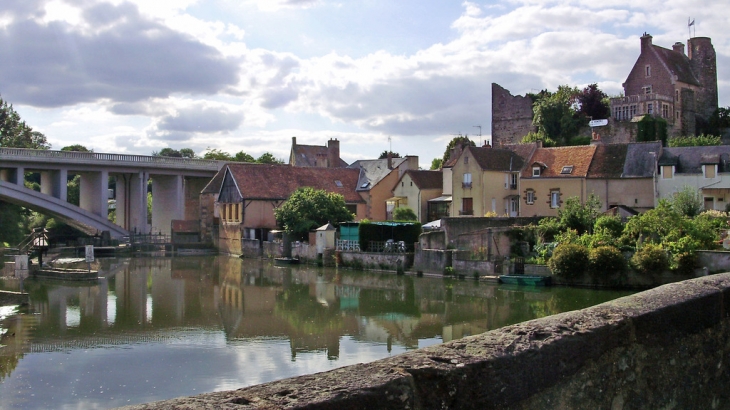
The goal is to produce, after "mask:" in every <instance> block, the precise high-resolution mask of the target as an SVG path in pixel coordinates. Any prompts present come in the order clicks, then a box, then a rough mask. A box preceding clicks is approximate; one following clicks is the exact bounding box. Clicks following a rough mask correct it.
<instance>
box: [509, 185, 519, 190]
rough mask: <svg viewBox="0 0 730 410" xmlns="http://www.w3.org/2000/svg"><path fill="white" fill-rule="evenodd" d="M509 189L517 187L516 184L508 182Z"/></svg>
mask: <svg viewBox="0 0 730 410" xmlns="http://www.w3.org/2000/svg"><path fill="white" fill-rule="evenodd" d="M509 189H517V184H509Z"/></svg>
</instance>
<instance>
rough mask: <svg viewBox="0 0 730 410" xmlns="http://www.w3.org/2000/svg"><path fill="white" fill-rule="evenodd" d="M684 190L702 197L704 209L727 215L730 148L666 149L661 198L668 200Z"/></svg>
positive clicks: (661, 162)
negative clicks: (690, 189)
mask: <svg viewBox="0 0 730 410" xmlns="http://www.w3.org/2000/svg"><path fill="white" fill-rule="evenodd" d="M685 186H689V187H691V188H692V189H694V190H696V192H698V193H699V194H700V195H701V196H702V201H703V204H704V208H705V209H716V210H720V211H724V210H725V209H726V208H727V204H728V202H729V201H730V146H727V145H720V146H709V147H676V148H664V149H663V150H662V154H661V156H660V158H659V176H658V178H657V196H658V198H659V199H669V198H671V197H672V195H673V194H674V193H675V192H678V191H680V190H682V189H683V188H684V187H685Z"/></svg>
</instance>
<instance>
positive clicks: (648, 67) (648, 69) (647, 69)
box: [645, 65, 651, 77]
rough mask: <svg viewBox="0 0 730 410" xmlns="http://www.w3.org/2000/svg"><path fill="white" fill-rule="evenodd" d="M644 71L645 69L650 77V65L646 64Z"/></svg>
mask: <svg viewBox="0 0 730 410" xmlns="http://www.w3.org/2000/svg"><path fill="white" fill-rule="evenodd" d="M645 71H646V76H647V77H651V66H650V65H647V66H646V67H645Z"/></svg>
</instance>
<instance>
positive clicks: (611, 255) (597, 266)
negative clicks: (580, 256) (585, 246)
mask: <svg viewBox="0 0 730 410" xmlns="http://www.w3.org/2000/svg"><path fill="white" fill-rule="evenodd" d="M588 260H589V262H590V269H591V272H592V274H593V275H594V277H595V276H596V275H597V274H598V273H599V272H600V273H604V272H605V273H606V274H607V275H610V274H613V273H617V274H619V275H621V274H623V273H624V271H625V270H626V259H624V255H623V254H621V251H619V250H618V248H616V247H613V246H599V247H597V248H593V249H591V251H590V252H589V254H588ZM607 275H606V276H607Z"/></svg>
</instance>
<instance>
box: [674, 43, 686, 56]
mask: <svg viewBox="0 0 730 410" xmlns="http://www.w3.org/2000/svg"><path fill="white" fill-rule="evenodd" d="M672 50H674V51H676V52H677V53H681V54H684V44H682V43H680V42H679V41H677V42H676V43H674V45H673V46H672Z"/></svg>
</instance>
